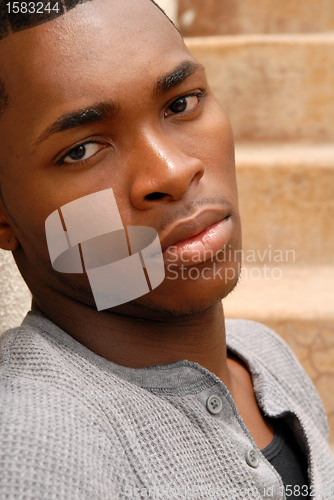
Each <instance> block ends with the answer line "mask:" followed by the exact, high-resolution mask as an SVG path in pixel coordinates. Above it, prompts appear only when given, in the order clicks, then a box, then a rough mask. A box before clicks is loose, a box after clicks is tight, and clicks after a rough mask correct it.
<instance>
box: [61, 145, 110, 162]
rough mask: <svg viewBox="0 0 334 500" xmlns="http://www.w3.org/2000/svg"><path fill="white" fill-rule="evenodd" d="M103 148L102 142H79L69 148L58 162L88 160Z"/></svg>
mask: <svg viewBox="0 0 334 500" xmlns="http://www.w3.org/2000/svg"><path fill="white" fill-rule="evenodd" d="M103 148H104V146H103V145H102V144H98V143H97V142H86V143H84V144H80V145H79V146H76V147H75V148H73V149H71V151H69V152H68V153H67V154H66V156H63V158H62V159H61V160H60V163H61V164H64V163H79V162H81V161H85V160H88V159H89V158H91V157H92V156H94V155H95V154H96V153H97V152H98V151H100V149H103Z"/></svg>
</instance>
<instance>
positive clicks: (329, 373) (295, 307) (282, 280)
mask: <svg viewBox="0 0 334 500" xmlns="http://www.w3.org/2000/svg"><path fill="white" fill-rule="evenodd" d="M254 269H255V267H250V266H247V267H246V266H245V268H244V269H243V271H242V278H241V281H240V283H239V284H238V286H237V287H236V289H235V290H234V291H233V292H232V293H231V294H230V295H229V296H228V297H227V298H226V299H224V301H223V304H224V309H225V315H226V317H227V318H242V319H250V320H253V321H259V322H260V323H264V324H265V325H267V326H269V327H270V328H272V329H273V330H275V331H276V332H277V333H278V334H280V335H281V336H282V337H283V339H284V340H285V341H286V342H287V343H288V344H289V345H290V347H291V348H292V350H293V351H294V353H295V354H296V355H297V357H298V359H299V361H300V362H301V364H302V365H303V367H304V368H305V370H306V372H307V373H308V374H309V376H310V377H311V379H312V380H313V383H314V384H315V386H316V388H317V390H318V392H319V394H320V397H321V399H322V401H323V403H324V406H325V409H326V412H327V415H328V421H329V424H330V439H331V440H332V442H333V444H334V266H296V265H288V266H281V267H280V271H281V274H280V275H279V274H278V272H277V270H275V271H274V272H273V268H267V269H266V270H264V269H263V268H262V270H261V273H259V271H258V270H256V271H255V272H254ZM279 276H280V277H279ZM333 451H334V450H333Z"/></svg>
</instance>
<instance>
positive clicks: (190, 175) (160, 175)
mask: <svg viewBox="0 0 334 500" xmlns="http://www.w3.org/2000/svg"><path fill="white" fill-rule="evenodd" d="M131 165H132V169H133V175H132V179H133V182H132V186H131V202H132V204H133V206H135V207H136V208H138V209H140V210H146V209H148V208H150V207H152V206H153V204H155V203H157V200H160V201H167V200H170V201H177V200H180V199H181V198H183V197H184V196H185V195H186V194H187V193H188V191H189V189H190V188H191V187H195V186H196V185H197V184H198V183H199V182H200V180H201V178H202V177H203V175H204V165H203V162H202V161H201V160H200V159H199V158H196V157H195V156H193V155H191V154H189V152H186V151H184V148H182V147H180V145H179V143H176V141H173V140H172V139H171V138H169V137H167V136H164V135H163V134H160V135H159V134H153V133H144V134H142V135H141V137H140V138H138V140H137V144H136V145H135V147H134V148H133V149H132V152H131Z"/></svg>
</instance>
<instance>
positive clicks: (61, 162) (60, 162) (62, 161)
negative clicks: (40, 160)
mask: <svg viewBox="0 0 334 500" xmlns="http://www.w3.org/2000/svg"><path fill="white" fill-rule="evenodd" d="M187 97H198V99H199V103H198V104H197V106H196V107H195V108H194V109H191V110H190V111H182V112H180V113H173V115H174V116H176V115H182V114H184V113H192V112H193V111H195V110H196V109H197V108H198V106H199V105H200V104H201V101H202V100H203V99H204V98H205V97H206V94H205V92H204V91H203V90H200V91H198V92H191V93H190V94H186V95H181V96H179V97H177V98H176V99H173V101H172V102H171V103H170V104H169V105H168V106H167V108H166V111H167V109H169V108H170V107H171V106H172V105H173V104H174V103H175V102H177V101H179V100H180V99H187ZM166 111H165V114H166ZM173 115H171V116H173ZM88 144H100V143H99V142H98V141H89V140H88V141H87V140H86V142H82V143H80V144H77V145H76V146H75V147H74V148H71V149H70V150H69V151H67V152H66V153H65V154H64V155H63V156H62V157H61V158H60V160H58V161H57V163H56V165H57V166H62V165H64V164H65V158H66V157H67V156H68V155H70V154H71V153H72V152H73V151H75V150H76V149H77V148H79V147H80V146H87V145H88ZM102 149H104V148H102ZM95 154H97V153H95ZM95 154H94V155H93V156H90V157H89V158H87V159H86V160H82V161H77V162H73V163H69V164H71V165H83V164H84V163H86V162H88V161H90V159H91V158H93V157H94V156H95Z"/></svg>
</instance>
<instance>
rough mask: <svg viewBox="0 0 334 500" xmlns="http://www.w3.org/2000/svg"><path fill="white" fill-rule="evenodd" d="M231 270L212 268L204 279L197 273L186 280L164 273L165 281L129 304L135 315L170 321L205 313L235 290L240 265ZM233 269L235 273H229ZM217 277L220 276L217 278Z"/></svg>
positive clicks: (235, 265) (193, 273)
mask: <svg viewBox="0 0 334 500" xmlns="http://www.w3.org/2000/svg"><path fill="white" fill-rule="evenodd" d="M233 266H234V267H232V266H230V267H229V268H228V270H229V272H227V273H226V276H227V279H225V267H223V266H222V267H221V273H220V274H219V273H218V270H217V269H212V270H211V273H209V272H208V271H206V272H205V274H204V276H205V277H202V275H201V274H200V275H199V277H198V278H197V279H192V277H193V278H194V277H197V275H198V272H196V273H195V272H194V271H193V272H192V273H190V277H189V276H188V278H186V276H185V273H184V275H183V279H182V277H179V278H178V279H175V280H172V279H168V278H169V277H170V276H169V275H168V273H167V274H166V278H165V281H164V282H163V283H162V284H161V285H160V286H159V287H158V288H156V289H155V290H154V291H152V292H150V293H149V294H147V295H145V296H143V297H141V298H140V299H137V300H136V301H133V302H131V303H130V304H129V306H130V307H131V309H132V311H133V313H134V314H135V315H138V313H139V315H142V317H145V318H150V317H151V318H152V319H154V318H160V319H163V318H164V317H165V318H171V317H182V316H190V315H194V314H198V313H201V312H204V311H206V310H208V309H210V308H211V307H213V306H214V305H215V304H217V303H218V302H220V301H221V300H222V299H224V298H225V297H226V296H227V295H228V294H229V293H231V292H232V290H233V289H234V288H235V287H236V285H237V283H238V281H239V276H240V265H239V264H238V263H234V264H233ZM198 269H199V272H200V273H201V271H202V270H203V269H205V263H204V264H203V265H202V266H201V267H199V268H198ZM232 269H233V271H234V272H232ZM219 276H223V279H220V278H219Z"/></svg>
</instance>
